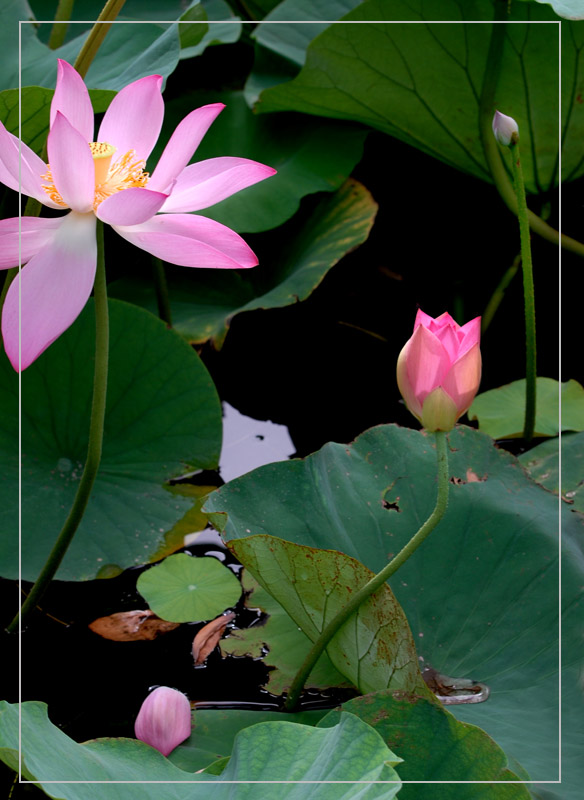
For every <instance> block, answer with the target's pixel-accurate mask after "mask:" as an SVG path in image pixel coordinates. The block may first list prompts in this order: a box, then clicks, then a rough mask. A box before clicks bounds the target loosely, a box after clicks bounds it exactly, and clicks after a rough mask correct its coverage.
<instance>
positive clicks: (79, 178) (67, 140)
mask: <svg viewBox="0 0 584 800" xmlns="http://www.w3.org/2000/svg"><path fill="white" fill-rule="evenodd" d="M47 150H48V153H49V164H50V165H51V173H52V175H53V181H54V184H55V187H56V189H57V191H58V192H59V194H60V195H61V197H62V198H63V200H64V201H65V203H67V205H68V206H69V207H70V208H72V209H73V211H78V212H79V213H81V214H84V213H86V212H88V211H91V209H92V208H93V200H94V196H95V169H94V166H93V157H92V155H91V150H90V149H89V145H88V142H87V141H86V139H84V137H83V136H82V135H81V134H80V133H79V131H76V130H75V128H74V127H73V126H72V125H71V123H70V122H69V121H68V120H67V118H66V117H64V116H63V115H62V114H61V112H60V111H57V114H56V116H55V121H54V122H53V126H52V128H51V130H50V132H49V137H48V139H47Z"/></svg>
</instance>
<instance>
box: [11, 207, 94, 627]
mask: <svg viewBox="0 0 584 800" xmlns="http://www.w3.org/2000/svg"><path fill="white" fill-rule="evenodd" d="M103 239H104V237H103V222H101V220H97V270H96V275H95V284H94V290H93V294H94V300H95V370H94V378H93V400H92V404H91V419H90V423H89V444H88V448H87V459H86V461H85V466H84V468H83V474H82V475H81V480H80V481H79V486H78V487H77V493H76V495H75V499H74V500H73V505H72V506H71V510H70V512H69V516H68V517H67V519H66V520H65V524H64V525H63V528H62V530H61V532H60V534H59V536H58V537H57V540H56V542H55V544H54V545H53V549H52V550H51V552H50V554H49V557H48V559H47V561H46V563H45V565H44V567H43V568H42V570H41V573H40V575H39V577H38V578H37V580H36V581H35V583H34V585H33V587H32V589H31V591H30V594H29V595H28V597H27V598H26V600H25V601H24V603H23V605H22V608H21V609H20V612H19V613H18V614H17V615H16V616H15V617H14V619H13V620H12V622H11V623H10V625H9V626H8V628H7V629H6V630H7V631H8V633H12V632H13V631H14V630H16V629H17V628H18V622H19V619H20V621H21V625H22V624H24V622H25V621H26V619H28V617H29V615H30V613H31V612H32V611H33V609H34V608H35V606H36V605H37V604H38V603H39V601H40V600H41V598H42V596H43V595H44V593H45V591H46V590H47V588H48V586H49V583H50V582H51V580H52V579H53V577H54V575H55V573H56V572H57V570H58V568H59V566H60V564H61V562H62V560H63V558H64V556H65V553H66V552H67V549H68V547H69V545H70V544H71V542H72V540H73V537H74V536H75V532H76V531H77V528H78V527H79V523H80V522H81V520H82V518H83V514H84V513H85V509H86V508H87V503H88V501H89V497H90V495H91V490H92V488H93V484H94V482H95V478H96V476H97V472H98V470H99V464H100V461H101V451H102V444H103V430H104V422H105V405H106V396H107V375H108V358H109V313H108V304H107V286H106V277H105V259H104V243H103Z"/></svg>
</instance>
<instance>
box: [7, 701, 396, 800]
mask: <svg viewBox="0 0 584 800" xmlns="http://www.w3.org/2000/svg"><path fill="white" fill-rule="evenodd" d="M21 709H22V751H23V773H24V777H25V779H27V780H38V781H40V782H41V785H42V788H43V790H44V791H45V792H46V793H47V794H48V795H49V796H50V797H55V798H64V799H65V800H97V798H101V797H103V796H104V787H102V786H99V787H98V786H95V785H92V784H90V783H83V781H105V782H107V781H128V782H129V781H132V783H110V784H108V786H107V797H108V800H134V798H136V800H137V799H138V798H140V799H142V798H144V799H145V800H150V798H152V800H159V798H160V796H161V794H160V792H161V789H160V786H159V785H157V783H156V781H158V782H163V783H166V785H165V787H164V798H165V800H166V799H167V798H168V800H183V799H184V798H185V796H187V795H186V794H185V791H186V789H185V787H184V786H182V787H181V785H180V782H182V781H189V782H192V783H199V782H200V783H201V785H200V786H199V787H197V789H196V790H195V789H194V787H193V788H192V789H190V790H189V796H191V795H192V796H196V797H197V800H199V798H200V800H244V798H249V797H250V790H249V786H245V782H246V781H247V782H253V781H258V783H256V784H254V786H253V797H254V798H256V800H272V799H273V797H274V787H273V786H272V785H271V784H270V783H269V781H341V782H344V781H348V782H349V783H341V784H334V783H333V784H331V783H318V784H315V785H314V786H311V789H310V796H311V797H314V798H316V800H353V798H355V800H357V798H359V800H390V799H391V798H392V797H394V796H395V795H396V794H397V792H398V790H399V788H400V786H401V783H400V780H399V777H398V775H397V774H396V772H395V770H394V769H393V767H392V765H394V764H396V763H398V762H399V760H400V759H399V758H396V756H394V754H393V753H392V752H391V751H390V750H389V749H388V748H387V746H386V745H385V744H384V742H383V740H382V738H381V736H380V735H379V734H378V733H376V731H374V730H373V728H371V727H370V726H369V725H367V724H366V723H365V722H362V721H361V720H360V719H359V718H358V717H355V716H354V715H353V714H345V715H343V717H342V719H341V721H340V723H339V725H337V726H335V727H334V728H324V729H320V728H314V727H312V726H309V725H299V724H297V723H293V722H262V723H260V724H258V725H252V726H251V727H249V728H246V729H245V730H242V731H241V732H240V733H239V734H237V736H236V738H235V742H234V749H233V754H232V756H231V758H230V760H229V763H228V764H227V766H226V768H225V770H224V771H223V772H222V774H221V775H220V776H215V775H212V774H209V773H208V772H207V773H204V774H193V773H192V772H186V771H183V770H182V769H179V768H178V767H176V766H175V765H174V764H173V763H172V762H171V761H169V760H168V759H167V758H165V757H164V756H163V755H161V754H160V753H159V752H158V751H157V750H154V748H152V747H150V746H149V745H147V744H144V743H143V742H139V741H137V740H135V739H121V738H120V739H95V740H93V741H89V742H85V743H84V744H77V743H76V742H74V741H73V740H72V739H70V738H69V737H68V736H66V735H65V734H64V733H63V732H62V731H61V730H59V728H57V727H55V726H54V725H53V724H52V723H51V722H50V721H49V719H48V717H47V707H46V706H45V704H44V703H37V702H30V703H24V704H23V705H22V707H21ZM0 715H1V716H0V720H1V723H2V724H1V726H0V758H2V760H3V761H4V762H5V763H7V764H8V765H9V766H10V767H12V768H13V769H14V768H16V767H17V765H18V741H19V736H18V707H17V706H11V705H10V704H8V703H5V702H4V701H2V702H1V703H0ZM50 781H54V783H50ZM59 781H79V783H73V784H68V783H59ZM143 781H152V782H153V783H145V782H143ZM173 781H174V782H178V783H177V784H173V783H172V782H173ZM262 781H263V782H265V785H262ZM350 781H393V783H388V784H387V785H385V786H383V785H376V784H375V783H372V784H370V785H364V784H361V783H357V784H352V783H350ZM237 782H241V783H240V784H238V783H237ZM305 788H306V787H305V786H303V785H302V784H300V785H295V784H294V783H289V784H282V785H280V786H278V796H279V797H282V798H290V800H300V798H301V797H303V796H305V795H303V794H302V792H304V791H305Z"/></svg>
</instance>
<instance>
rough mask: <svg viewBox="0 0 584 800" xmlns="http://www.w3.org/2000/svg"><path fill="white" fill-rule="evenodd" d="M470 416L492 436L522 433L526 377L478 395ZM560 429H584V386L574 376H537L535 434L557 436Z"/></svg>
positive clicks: (505, 436) (516, 435) (499, 436)
mask: <svg viewBox="0 0 584 800" xmlns="http://www.w3.org/2000/svg"><path fill="white" fill-rule="evenodd" d="M560 402H561V404H562V419H561V428H560ZM468 418H469V419H471V420H473V419H476V420H478V423H479V428H480V429H481V430H482V431H484V432H485V433H488V434H489V436H492V437H493V439H510V438H514V437H518V436H522V434H523V425H524V423H525V380H520V381H513V383H508V384H507V385H506V386H500V387H499V388H498V389H490V390H489V391H488V392H482V393H481V394H479V395H477V397H475V400H474V402H473V404H472V406H471V407H470V408H469V410H468ZM560 430H562V431H581V430H584V388H583V387H582V386H581V385H580V384H579V383H578V382H577V381H574V380H570V381H567V382H566V383H562V384H560V383H558V381H555V380H553V379H552V378H538V379H537V404H536V414H535V436H556V435H557V434H558V433H559V432H560Z"/></svg>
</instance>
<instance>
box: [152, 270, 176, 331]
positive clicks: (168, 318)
mask: <svg viewBox="0 0 584 800" xmlns="http://www.w3.org/2000/svg"><path fill="white" fill-rule="evenodd" d="M152 274H153V276H154V291H155V292H156V302H157V304H158V316H159V317H160V319H161V320H162V321H163V322H166V324H167V325H168V327H169V328H171V327H172V313H171V310H170V300H169V297H168V284H167V282H166V273H165V272H164V264H163V263H162V261H161V260H160V259H159V258H156V256H152Z"/></svg>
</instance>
